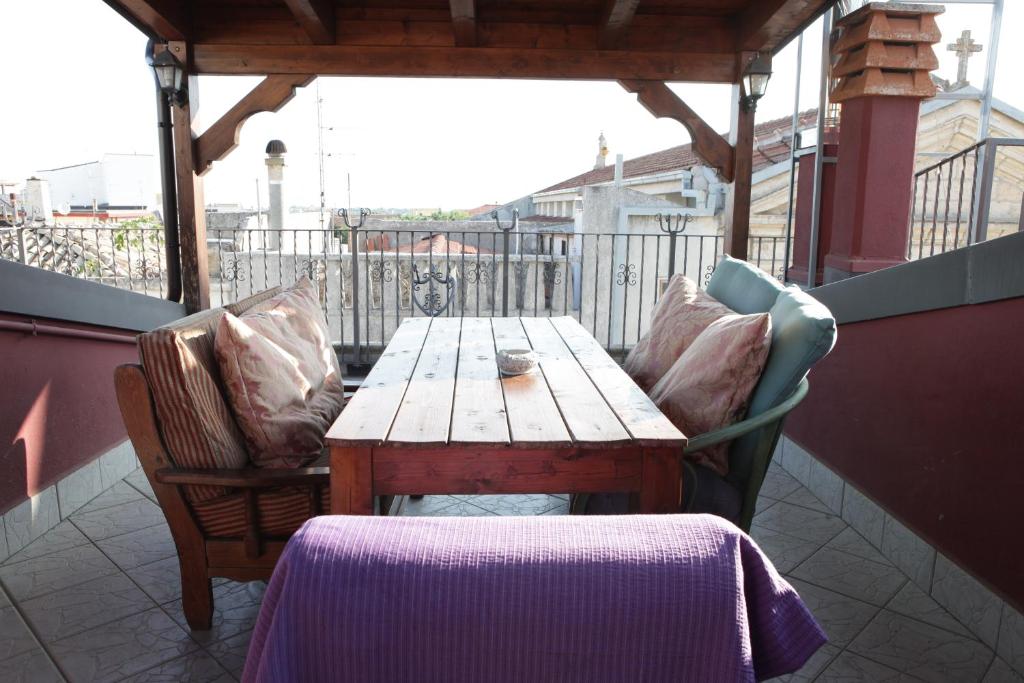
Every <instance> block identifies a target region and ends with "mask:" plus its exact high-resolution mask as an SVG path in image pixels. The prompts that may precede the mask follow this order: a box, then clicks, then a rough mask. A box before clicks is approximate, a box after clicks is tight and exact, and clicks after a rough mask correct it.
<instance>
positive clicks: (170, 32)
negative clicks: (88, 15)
mask: <svg viewBox="0 0 1024 683" xmlns="http://www.w3.org/2000/svg"><path fill="white" fill-rule="evenodd" d="M106 3H107V4H108V5H110V6H111V7H112V8H113V10H114V11H115V12H117V13H118V14H120V15H121V16H123V17H124V18H125V19H127V20H128V21H130V22H131V23H132V24H134V25H135V26H136V28H138V29H139V30H140V31H142V32H143V33H145V34H146V35H148V36H149V37H151V38H159V39H162V40H188V39H189V37H190V33H191V32H190V31H189V22H188V15H187V12H186V10H185V3H182V2H176V1H175V0H106Z"/></svg>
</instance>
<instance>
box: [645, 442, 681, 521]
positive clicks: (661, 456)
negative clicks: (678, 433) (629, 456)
mask: <svg viewBox="0 0 1024 683" xmlns="http://www.w3.org/2000/svg"><path fill="white" fill-rule="evenodd" d="M682 460H683V454H682V453H681V452H680V451H679V449H677V448H645V449H644V453H643V462H644V465H643V467H644V473H643V484H642V486H641V490H640V496H639V503H640V512H641V513H643V514H647V515H650V514H672V513H677V512H679V511H680V505H681V504H682V499H683V470H682Z"/></svg>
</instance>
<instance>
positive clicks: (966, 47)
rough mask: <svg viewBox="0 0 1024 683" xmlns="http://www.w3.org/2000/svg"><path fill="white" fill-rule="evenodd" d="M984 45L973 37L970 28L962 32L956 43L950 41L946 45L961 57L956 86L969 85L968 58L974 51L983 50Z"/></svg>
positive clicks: (957, 69)
mask: <svg viewBox="0 0 1024 683" xmlns="http://www.w3.org/2000/svg"><path fill="white" fill-rule="evenodd" d="M982 47H983V46H982V45H981V43H976V42H974V41H973V40H972V39H971V32H970V31H969V30H968V31H964V32H962V33H961V34H960V37H959V38H957V40H956V42H955V43H950V44H949V45H947V46H946V49H947V50H949V51H950V52H955V53H956V56H957V57H958V58H959V64H958V66H957V68H956V83H955V84H954V85H955V86H957V87H959V86H964V85H967V60H969V59H970V58H971V55H972V54H973V53H975V52H981V48H982Z"/></svg>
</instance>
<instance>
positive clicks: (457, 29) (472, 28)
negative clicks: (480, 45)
mask: <svg viewBox="0 0 1024 683" xmlns="http://www.w3.org/2000/svg"><path fill="white" fill-rule="evenodd" d="M448 4H449V5H450V6H451V11H452V32H453V33H454V34H455V44H456V45H457V46H458V47H475V46H476V44H477V36H476V0H449V3H448Z"/></svg>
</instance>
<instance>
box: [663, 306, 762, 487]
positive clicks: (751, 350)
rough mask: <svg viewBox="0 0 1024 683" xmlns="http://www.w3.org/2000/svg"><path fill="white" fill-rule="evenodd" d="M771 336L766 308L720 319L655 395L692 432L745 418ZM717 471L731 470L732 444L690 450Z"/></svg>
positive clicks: (699, 338)
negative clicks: (694, 450) (730, 446)
mask: <svg viewBox="0 0 1024 683" xmlns="http://www.w3.org/2000/svg"><path fill="white" fill-rule="evenodd" d="M771 341H772V319H771V316H770V315H769V314H767V313H753V314H751V315H739V314H732V315H727V316H724V317H722V318H719V319H718V320H715V321H714V322H712V323H711V324H710V325H708V326H707V329H705V330H704V331H703V332H701V333H700V334H699V335H698V336H697V338H696V339H694V340H693V343H692V344H691V345H690V346H689V348H687V349H686V351H684V352H683V355H681V356H680V357H679V360H677V361H676V362H675V363H674V364H673V365H672V367H671V368H670V369H669V371H668V372H667V373H665V376H664V377H662V378H661V379H660V380H659V381H658V383H657V384H655V385H654V388H653V389H651V392H650V396H651V400H652V401H654V403H655V404H657V406H658V407H659V408H660V409H661V410H662V412H664V413H665V415H666V416H667V417H668V418H669V419H670V420H672V422H673V424H675V425H676V427H679V429H680V430H681V431H682V432H683V434H686V435H687V436H689V437H693V436H697V435H698V434H703V433H705V432H710V431H713V430H715V429H720V428H722V427H727V426H728V425H731V424H732V423H734V422H737V421H738V420H740V419H742V418H743V416H744V415H745V414H746V412H747V403H748V401H749V400H750V395H751V393H753V391H754V387H756V386H757V383H758V381H759V380H760V379H761V372H762V371H763V370H764V365H765V362H766V361H767V360H768V350H769V348H770V346H771ZM687 457H688V458H690V459H691V460H693V461H694V462H697V463H699V464H701V465H705V466H706V467H710V468H711V469H713V470H714V471H715V472H717V473H718V474H720V475H722V476H725V475H726V474H728V473H729V444H728V443H724V444H719V445H717V446H712V447H710V448H707V449H705V450H703V451H700V452H698V453H694V454H693V455H690V456H687Z"/></svg>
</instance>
